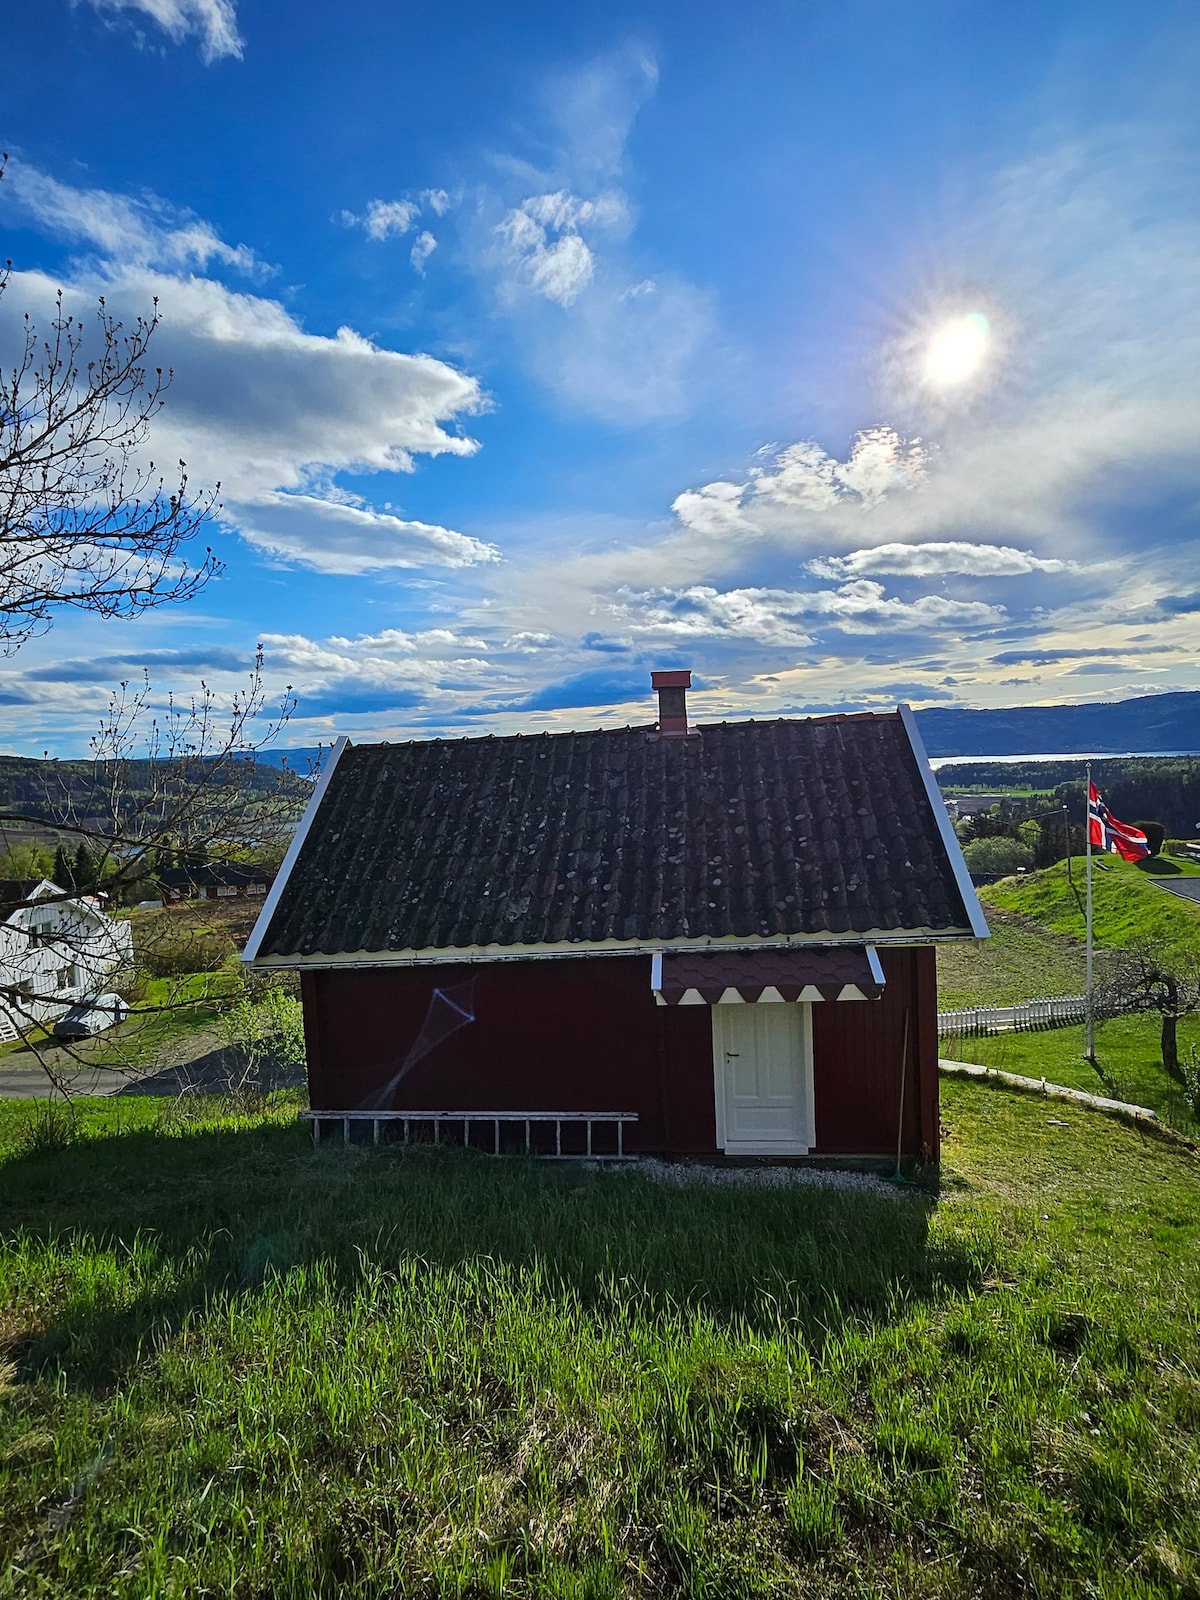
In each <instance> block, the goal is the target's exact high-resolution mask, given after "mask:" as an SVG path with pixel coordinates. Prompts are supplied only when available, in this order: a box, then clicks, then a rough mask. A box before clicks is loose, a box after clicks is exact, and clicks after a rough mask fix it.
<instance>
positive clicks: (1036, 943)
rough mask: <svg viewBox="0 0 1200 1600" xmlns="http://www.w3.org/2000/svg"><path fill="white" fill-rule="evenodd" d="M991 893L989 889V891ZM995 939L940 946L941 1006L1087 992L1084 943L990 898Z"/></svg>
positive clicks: (1001, 1003)
mask: <svg viewBox="0 0 1200 1600" xmlns="http://www.w3.org/2000/svg"><path fill="white" fill-rule="evenodd" d="M985 893H986V891H985ZM984 911H985V913H986V915H987V919H988V926H989V928H990V929H991V932H992V936H991V938H990V939H987V940H984V941H983V942H981V943H979V944H976V943H974V942H973V941H972V942H966V941H964V942H963V943H961V944H943V945H939V946H938V953H937V965H938V1006H939V1008H940V1009H941V1010H943V1011H953V1010H959V1009H961V1008H964V1007H967V1006H1011V1005H1017V1004H1019V1003H1020V1002H1021V1001H1022V1000H1036V999H1039V998H1043V997H1045V996H1047V995H1060V994H1082V993H1083V992H1084V989H1085V987H1086V985H1087V960H1086V957H1085V954H1084V947H1083V944H1082V943H1081V942H1080V941H1079V940H1078V939H1073V938H1071V937H1070V936H1069V935H1067V934H1061V933H1051V932H1050V931H1049V930H1048V929H1047V928H1044V927H1043V926H1042V925H1041V924H1040V923H1038V922H1035V921H1033V920H1032V918H1029V917H1018V916H1016V915H1014V914H1013V913H1012V912H1005V911H998V910H997V909H996V908H995V907H994V906H993V905H990V904H986V905H985V906H984Z"/></svg>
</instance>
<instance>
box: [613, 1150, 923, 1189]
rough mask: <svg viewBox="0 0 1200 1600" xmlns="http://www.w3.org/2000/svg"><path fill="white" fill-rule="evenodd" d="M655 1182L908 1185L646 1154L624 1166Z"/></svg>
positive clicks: (869, 1175)
mask: <svg viewBox="0 0 1200 1600" xmlns="http://www.w3.org/2000/svg"><path fill="white" fill-rule="evenodd" d="M622 1171H624V1172H633V1173H638V1174H640V1176H642V1177H643V1178H649V1179H650V1181H651V1182H652V1183H665V1184H670V1185H673V1186H674V1187H675V1188H677V1189H682V1188H686V1187H687V1186H688V1185H690V1184H709V1185H715V1186H721V1185H725V1184H741V1185H743V1186H744V1187H746V1188H754V1189H791V1188H810V1189H852V1190H854V1191H855V1192H856V1193H858V1194H884V1195H888V1196H889V1197H890V1198H891V1199H895V1198H896V1197H897V1195H899V1194H900V1193H901V1190H902V1188H903V1187H904V1186H903V1185H901V1184H895V1183H888V1182H887V1180H886V1179H884V1178H881V1177H880V1176H879V1175H878V1174H877V1173H874V1172H848V1171H846V1170H845V1169H843V1168H836V1167H787V1166H778V1167H774V1166H772V1167H767V1166H763V1167H717V1166H709V1165H707V1164H706V1163H704V1162H700V1161H657V1160H655V1159H654V1158H653V1157H652V1156H642V1157H640V1158H639V1159H638V1160H637V1161H631V1162H630V1163H629V1165H628V1166H626V1167H623V1168H622Z"/></svg>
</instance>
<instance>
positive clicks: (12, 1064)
mask: <svg viewBox="0 0 1200 1600" xmlns="http://www.w3.org/2000/svg"><path fill="white" fill-rule="evenodd" d="M168 1049H169V1054H167V1055H165V1059H162V1058H160V1059H159V1060H158V1061H156V1062H154V1063H153V1064H152V1065H149V1066H133V1065H130V1066H125V1067H95V1066H91V1065H89V1064H88V1063H87V1062H86V1061H80V1060H79V1059H78V1058H77V1057H72V1056H71V1055H70V1054H69V1053H68V1052H67V1051H65V1050H62V1049H50V1050H47V1051H46V1059H47V1061H48V1063H49V1064H50V1066H51V1067H52V1068H53V1069H54V1071H55V1072H56V1073H60V1074H61V1075H62V1077H63V1079H64V1080H65V1082H66V1084H67V1086H68V1088H69V1090H70V1092H71V1094H72V1095H89V1096H90V1095H109V1094H160V1095H178V1094H185V1093H188V1094H225V1093H228V1091H229V1090H230V1089H231V1088H235V1087H237V1085H238V1079H239V1077H240V1072H239V1068H238V1064H237V1061H236V1059H235V1058H234V1057H233V1056H232V1055H231V1053H230V1052H229V1050H228V1049H227V1048H226V1047H224V1046H223V1045H222V1044H221V1043H220V1042H219V1036H218V1035H217V1034H215V1033H207V1032H202V1033H194V1034H191V1035H189V1036H188V1037H187V1038H184V1039H177V1040H174V1041H173V1042H172V1044H171V1045H170V1046H169V1047H168ZM303 1082H304V1077H303V1074H300V1075H299V1076H296V1075H291V1076H289V1075H287V1074H285V1073H282V1072H273V1073H268V1074H267V1081H265V1082H264V1083H263V1087H264V1088H268V1089H283V1088H291V1087H294V1086H295V1085H297V1084H301V1083H303ZM49 1093H50V1079H49V1077H48V1075H47V1073H46V1072H45V1070H44V1068H43V1067H42V1066H41V1065H40V1064H39V1062H38V1060H37V1058H36V1057H35V1054H34V1052H33V1051H32V1050H18V1051H14V1052H13V1053H12V1054H11V1055H8V1056H4V1057H0V1099H6V1100H40V1099H43V1098H44V1097H45V1096H46V1095H48V1094H49Z"/></svg>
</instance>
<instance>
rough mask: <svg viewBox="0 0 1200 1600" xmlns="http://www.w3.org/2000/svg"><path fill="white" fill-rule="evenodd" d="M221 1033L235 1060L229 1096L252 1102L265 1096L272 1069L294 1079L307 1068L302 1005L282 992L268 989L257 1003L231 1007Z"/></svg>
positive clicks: (252, 1002) (238, 1004) (244, 1002)
mask: <svg viewBox="0 0 1200 1600" xmlns="http://www.w3.org/2000/svg"><path fill="white" fill-rule="evenodd" d="M221 1032H222V1033H223V1034H224V1036H225V1041H226V1043H227V1045H228V1046H229V1048H230V1049H231V1050H232V1051H233V1053H234V1056H235V1069H236V1070H235V1071H233V1072H231V1073H230V1085H231V1089H230V1095H231V1098H232V1099H233V1100H235V1101H239V1102H243V1101H244V1102H250V1101H252V1100H254V1099H255V1098H257V1097H261V1096H262V1094H263V1093H265V1090H266V1086H267V1077H268V1074H269V1071H270V1069H272V1068H274V1069H276V1070H279V1069H282V1070H283V1071H284V1072H285V1073H287V1074H289V1075H291V1074H294V1073H302V1072H303V1071H304V1068H305V1061H306V1058H305V1054H304V1014H303V1011H302V1010H301V1007H300V1002H299V1001H298V1000H296V999H294V998H293V997H292V996H291V995H290V994H287V993H286V992H285V991H284V990H283V989H282V988H269V989H268V990H267V991H266V993H265V994H264V995H263V997H262V999H261V1000H259V1001H258V1002H257V1003H255V1001H253V1000H251V999H249V998H247V999H243V1000H239V1001H237V1002H236V1004H234V1005H232V1006H230V1008H229V1010H228V1011H227V1012H226V1013H225V1015H224V1016H223V1017H222V1018H221Z"/></svg>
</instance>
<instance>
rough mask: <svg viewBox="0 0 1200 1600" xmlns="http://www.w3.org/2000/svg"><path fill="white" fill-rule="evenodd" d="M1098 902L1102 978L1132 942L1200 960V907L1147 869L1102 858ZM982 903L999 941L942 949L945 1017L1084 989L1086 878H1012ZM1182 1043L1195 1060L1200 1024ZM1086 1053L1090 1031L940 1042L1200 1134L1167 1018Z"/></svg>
mask: <svg viewBox="0 0 1200 1600" xmlns="http://www.w3.org/2000/svg"><path fill="white" fill-rule="evenodd" d="M1093 895H1094V901H1095V934H1096V944H1097V951H1096V956H1097V963H1098V965H1097V975H1098V976H1102V975H1103V971H1104V968H1105V964H1106V961H1108V960H1110V959H1111V958H1112V955H1113V953H1114V952H1115V951H1118V950H1119V949H1121V948H1122V947H1127V946H1129V945H1134V944H1146V945H1150V946H1153V947H1154V948H1156V949H1160V950H1164V949H1165V950H1172V949H1173V950H1177V951H1182V952H1188V951H1190V952H1192V953H1196V952H1200V906H1198V905H1196V904H1195V903H1193V902H1191V901H1188V900H1183V899H1180V898H1179V897H1178V896H1176V895H1171V894H1168V893H1166V892H1165V890H1163V889H1161V888H1159V887H1157V885H1156V884H1155V882H1154V880H1153V877H1152V876H1150V875H1149V874H1147V873H1146V871H1145V870H1144V869H1141V868H1139V867H1137V866H1133V865H1130V864H1129V863H1127V862H1124V861H1121V860H1119V859H1117V858H1116V857H1111V856H1109V857H1106V858H1105V859H1104V860H1103V861H1097V862H1096V863H1095V871H1094V877H1093ZM980 899H981V900H982V901H983V902H984V910H985V912H986V914H987V917H988V922H989V925H990V927H991V930H992V937H991V938H990V939H988V940H987V941H985V942H984V943H982V944H980V945H974V944H963V945H950V946H942V947H941V948H940V949H939V951H938V995H939V1000H938V1003H939V1006H940V1007H941V1009H943V1010H951V1009H957V1008H960V1007H968V1006H981V1005H1013V1004H1016V1003H1018V1002H1019V1001H1022V1000H1031V999H1034V998H1037V997H1039V996H1044V995H1055V994H1082V993H1083V992H1084V989H1085V986H1086V958H1085V949H1084V942H1083V941H1084V934H1085V926H1084V911H1083V905H1084V893H1083V880H1082V876H1081V874H1080V872H1079V871H1078V870H1077V871H1076V873H1075V882H1074V884H1073V885H1072V883H1071V882H1070V881H1069V880H1068V878H1067V874H1066V868H1065V866H1063V865H1060V866H1057V867H1050V868H1048V869H1047V870H1045V871H1044V872H1034V873H1029V874H1028V875H1026V876H1022V877H1016V878H1005V879H1003V880H1002V881H1001V882H1000V883H995V884H991V885H989V886H988V887H987V888H985V889H982V890H980ZM1179 1043H1180V1049H1181V1052H1182V1053H1183V1055H1184V1056H1185V1057H1186V1056H1187V1053H1188V1052H1189V1051H1190V1050H1196V1051H1198V1052H1200V1017H1193V1018H1189V1019H1187V1020H1186V1021H1184V1022H1182V1023H1181V1024H1180V1029H1179ZM1085 1048H1086V1046H1085V1038H1084V1029H1083V1028H1082V1026H1080V1027H1069V1028H1056V1029H1054V1030H1052V1031H1047V1032H1039V1033H1003V1034H999V1035H997V1036H995V1037H992V1038H965V1039H953V1040H950V1039H947V1040H944V1041H943V1042H942V1045H941V1050H942V1054H943V1055H947V1056H952V1057H953V1058H955V1059H956V1060H959V1061H973V1062H976V1063H978V1064H979V1065H981V1066H987V1067H997V1068H999V1069H1000V1070H1001V1071H1003V1072H1015V1073H1017V1074H1018V1075H1020V1076H1021V1077H1027V1078H1045V1079H1047V1080H1048V1081H1049V1082H1051V1083H1062V1084H1066V1085H1067V1086H1068V1087H1070V1088H1075V1089H1086V1090H1087V1091H1088V1092H1089V1093H1091V1094H1105V1095H1111V1096H1113V1097H1114V1098H1116V1099H1119V1100H1129V1101H1133V1102H1134V1103H1135V1104H1137V1105H1143V1106H1148V1107H1150V1109H1151V1110H1154V1111H1156V1112H1157V1113H1158V1114H1159V1116H1160V1117H1162V1118H1164V1120H1166V1121H1167V1122H1168V1123H1170V1124H1171V1125H1172V1126H1173V1127H1176V1128H1179V1129H1181V1130H1182V1131H1184V1132H1186V1133H1187V1134H1188V1135H1189V1136H1191V1137H1193V1138H1196V1137H1200V1118H1197V1116H1196V1113H1195V1111H1194V1110H1193V1108H1192V1107H1191V1106H1190V1105H1189V1104H1188V1101H1187V1099H1186V1097H1185V1096H1184V1094H1183V1091H1182V1089H1181V1088H1180V1086H1179V1085H1178V1084H1177V1083H1176V1082H1174V1080H1173V1079H1171V1078H1169V1077H1168V1076H1167V1074H1166V1073H1165V1072H1164V1070H1163V1066H1162V1059H1161V1055H1160V1049H1159V1026H1158V1020H1157V1018H1155V1017H1153V1016H1141V1017H1119V1018H1116V1019H1114V1020H1113V1021H1111V1022H1104V1023H1102V1024H1101V1025H1100V1026H1099V1027H1098V1029H1097V1032H1096V1060H1097V1066H1095V1067H1093V1066H1092V1065H1091V1063H1090V1062H1089V1061H1088V1060H1087V1059H1086V1056H1085Z"/></svg>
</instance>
